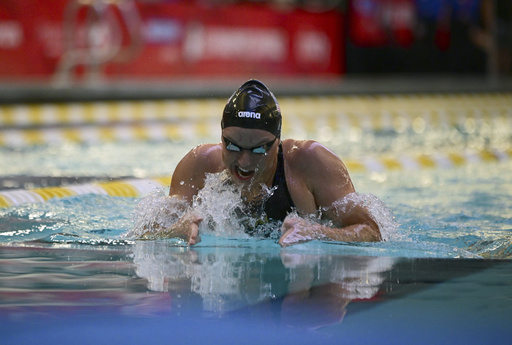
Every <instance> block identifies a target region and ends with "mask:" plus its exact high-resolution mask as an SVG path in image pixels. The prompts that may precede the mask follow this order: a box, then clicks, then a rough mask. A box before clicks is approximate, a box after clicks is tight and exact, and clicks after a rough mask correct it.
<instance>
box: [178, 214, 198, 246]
mask: <svg viewBox="0 0 512 345" xmlns="http://www.w3.org/2000/svg"><path fill="white" fill-rule="evenodd" d="M184 218H186V219H184ZM182 220H183V221H184V228H185V231H187V229H188V232H186V233H187V236H186V237H187V242H188V244H189V245H191V246H193V245H194V244H197V243H199V242H201V236H199V223H201V222H202V221H203V218H202V217H200V216H198V215H195V214H190V215H185V217H183V218H182V219H180V222H181V221H182ZM178 223H179V222H178ZM184 239H185V238H184Z"/></svg>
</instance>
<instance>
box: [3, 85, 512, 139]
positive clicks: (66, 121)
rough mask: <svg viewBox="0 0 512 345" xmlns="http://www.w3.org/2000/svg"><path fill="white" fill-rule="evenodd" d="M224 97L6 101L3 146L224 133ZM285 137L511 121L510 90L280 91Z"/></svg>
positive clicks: (508, 125) (493, 125)
mask: <svg viewBox="0 0 512 345" xmlns="http://www.w3.org/2000/svg"><path fill="white" fill-rule="evenodd" d="M224 105H225V100H224V99H185V100H155V101H104V102H89V103H60V104H30V105H23V104H19V105H0V146H6V147H24V146H34V145H46V144H50V145H51V144H61V143H64V142H78V143H98V142H111V141H134V140H137V141H144V140H181V139H188V138H194V137H196V138H205V137H207V138H210V137H211V136H212V135H213V136H214V137H215V138H218V137H219V135H218V134H217V133H218V132H219V131H220V116H221V113H222V109H223V108H224ZM280 105H281V109H282V112H283V114H284V115H283V116H285V121H284V123H283V133H284V134H285V135H284V136H288V134H292V135H291V136H295V134H296V133H295V132H297V130H298V131H299V132H300V133H302V132H304V131H305V132H307V133H308V135H309V134H311V133H319V132H322V131H323V130H324V129H326V128H328V129H330V130H331V131H332V132H333V133H339V134H340V135H342V134H343V133H344V131H345V130H346V129H349V128H359V129H363V130H392V131H395V132H396V133H404V132H406V131H408V130H412V131H414V132H416V133H418V134H422V133H424V132H425V131H427V130H428V129H434V130H435V129H437V128H444V129H445V128H449V127H457V128H460V129H461V130H463V131H466V132H468V133H472V132H474V131H475V130H476V129H478V128H482V127H491V128H500V129H507V128H511V127H512V93H506V92H504V93H475V94H462V93H459V94H458V93H454V94H411V95H359V96H348V95H341V96H310V97H306V96H303V97H281V98H280Z"/></svg>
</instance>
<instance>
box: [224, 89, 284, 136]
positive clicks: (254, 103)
mask: <svg viewBox="0 0 512 345" xmlns="http://www.w3.org/2000/svg"><path fill="white" fill-rule="evenodd" d="M221 127H222V129H224V128H227V127H242V128H251V129H263V130H265V131H267V132H270V133H272V134H274V135H275V136H276V137H277V138H279V137H280V136H281V108H279V103H277V100H276V98H275V97H274V95H273V94H272V92H270V90H269V89H268V88H267V87H266V86H265V85H264V84H263V83H262V82H260V81H258V80H255V79H251V80H249V81H247V82H245V83H244V84H243V85H242V86H240V88H238V90H236V91H235V93H233V95H232V96H231V97H230V98H229V100H228V103H227V104H226V106H225V107H224V113H223V115H222V122H221Z"/></svg>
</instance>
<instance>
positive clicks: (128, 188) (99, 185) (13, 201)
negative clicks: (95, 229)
mask: <svg viewBox="0 0 512 345" xmlns="http://www.w3.org/2000/svg"><path fill="white" fill-rule="evenodd" d="M170 183H171V178H170V177H159V178H154V179H137V178H132V179H123V180H118V181H105V182H96V183H86V184H76V185H67V186H60V187H42V188H34V189H14V190H4V191H0V207H12V206H17V205H22V204H27V203H40V202H45V201H48V200H50V199H53V198H65V197H71V196H75V195H84V194H101V195H110V196H116V197H142V196H145V195H147V194H149V193H150V192H151V191H153V190H155V189H156V188H162V187H166V186H169V184H170Z"/></svg>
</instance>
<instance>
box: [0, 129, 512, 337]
mask: <svg viewBox="0 0 512 345" xmlns="http://www.w3.org/2000/svg"><path fill="white" fill-rule="evenodd" d="M500 121H501V120H500ZM420 122H421V121H420ZM508 122H510V121H508ZM508 122H507V121H505V122H503V121H502V122H498V123H497V124H495V125H487V126H480V128H478V126H476V127H475V126H473V125H474V124H473V125H472V124H471V123H467V122H466V123H465V127H464V126H463V127H461V128H457V127H456V126H454V127H452V126H449V127H446V128H434V129H431V130H430V131H429V130H427V131H425V130H423V129H424V126H423V127H422V125H421V123H420V125H418V124H416V125H415V126H417V127H418V126H419V127H418V128H416V127H415V128H416V129H414V128H413V129H411V130H408V129H407V128H405V129H404V128H402V127H400V128H401V129H400V130H394V131H390V130H360V129H357V128H349V129H348V130H347V131H345V132H343V133H341V134H343V135H341V134H340V133H334V134H333V132H332V131H331V132H330V131H329V130H327V129H326V128H325V127H321V130H318V131H313V132H308V133H301V132H300V129H293V128H292V129H290V131H289V133H288V134H289V135H290V136H291V137H294V136H296V135H298V136H300V135H304V136H308V137H309V136H312V137H313V138H314V139H317V140H319V141H322V142H324V143H325V144H326V145H327V146H329V147H331V148H332V149H333V150H334V151H335V152H336V153H338V154H339V155H340V157H342V159H343V160H344V161H346V162H349V163H350V164H349V163H347V167H348V168H349V170H350V172H351V176H352V179H353V182H354V185H355V187H356V189H357V191H358V193H360V194H361V195H366V196H370V195H372V196H375V197H376V198H378V199H379V200H380V201H381V202H382V203H383V205H384V206H379V207H378V208H377V211H378V212H377V213H376V214H377V216H378V217H382V220H383V221H385V224H387V226H388V227H389V230H390V233H389V236H388V240H387V241H384V242H379V243H338V242H321V241H313V242H309V243H305V244H300V245H296V246H292V247H287V248H281V247H280V246H279V245H278V244H277V243H276V240H274V239H261V238H250V237H248V236H242V234H240V236H237V234H236V233H235V234H233V233H232V232H227V231H223V229H216V230H218V231H216V232H213V231H212V232H208V233H205V234H204V235H203V236H202V242H200V243H199V244H198V245H196V246H193V247H188V246H186V245H185V244H184V243H182V242H181V241H177V240H152V241H141V240H137V239H135V238H131V237H126V236H125V235H126V233H127V232H129V231H130V230H131V229H132V228H133V226H134V221H135V220H136V219H134V218H135V217H136V214H135V210H136V209H137V205H140V203H141V202H143V201H144V200H146V201H147V200H148V199H147V198H150V197H152V196H151V195H150V196H140V197H119V196H110V195H102V194H83V195H74V196H68V197H63V198H55V199H51V200H49V201H47V202H42V203H24V204H20V205H15V206H12V207H4V208H0V319H1V320H0V334H1V335H2V338H1V339H2V344H50V343H52V344H53V343H75V344H91V343H94V342H101V343H113V344H127V343H128V344H132V343H133V344H141V343H143V344H146V343H147V344H154V343H162V342H166V343H178V344H180V343H183V344H199V343H201V344H204V343H228V344H230V343H237V344H238V343H247V344H261V343H270V344H282V343H298V344H311V343H314V344H343V343H348V344H353V343H365V344H387V343H389V344H410V343H415V344H432V343H450V344H483V343H497V344H499V343H507V341H508V340H507V339H510V337H511V336H512V330H511V329H510V326H509V325H510V322H511V321H512V317H511V316H510V312H511V311H512V261H511V260H510V259H511V258H512V209H511V207H510V195H512V177H511V175H510V173H509V172H510V171H511V168H512V166H511V164H512V162H511V161H510V160H509V159H507V157H506V155H505V157H504V158H503V159H499V160H498V159H494V160H478V159H475V160H474V161H472V160H470V159H467V162H466V164H451V165H450V166H449V167H446V166H445V165H443V164H441V163H440V164H438V165H439V166H429V167H426V166H421V165H407V164H404V167H405V166H407V167H410V168H401V169H393V168H392V167H393V165H388V166H387V167H388V168H387V169H386V168H385V166H383V165H382V164H381V165H379V164H377V165H376V164H374V163H375V162H376V161H377V160H376V159H374V157H381V156H382V155H391V156H393V157H395V158H396V157H398V156H400V157H401V158H400V159H402V158H404V157H411V156H416V155H417V154H418V153H423V152H437V153H439V152H441V153H444V152H448V151H450V150H456V151H459V152H462V151H464V150H470V151H471V150H472V152H473V151H476V152H482V150H484V149H497V150H499V151H500V152H502V153H503V152H508V151H507V150H509V149H508V147H509V146H507V145H508V143H509V142H510V137H509V135H510V134H509V133H510V131H508V132H507V128H509V123H508ZM503 123H505V124H506V126H505V125H503ZM412 126H413V127H414V124H413V125H412ZM292 127H293V126H292ZM427 127H428V126H427ZM294 130H296V131H297V132H294ZM507 133H508V134H507ZM218 135H219V133H215V132H213V133H210V136H207V137H202V138H190V139H188V140H185V139H182V140H178V141H168V140H157V141H144V142H132V141H129V142H106V143H64V144H59V145H52V144H48V145H41V146H28V147H1V148H0V157H1V160H2V162H16V163H15V164H3V165H2V168H1V169H2V170H1V176H2V177H1V182H2V187H3V188H4V189H6V188H13V189H16V188H31V187H40V186H51V185H59V183H64V184H69V185H72V184H74V183H79V182H82V181H85V180H101V179H112V178H114V179H117V178H122V177H125V176H129V177H138V178H148V177H152V176H168V175H170V174H171V173H172V171H173V168H174V166H175V165H176V164H177V162H178V161H179V159H180V158H181V157H182V156H183V155H184V154H185V153H186V152H187V151H188V150H189V149H190V148H191V147H192V146H194V145H196V144H197V143H199V142H202V141H212V140H215V141H217V140H218ZM467 157H470V156H467ZM400 159H394V160H393V161H394V162H398V161H405V159H402V160H400ZM370 160H371V161H372V162H373V163H371V164H366V163H367V162H368V161H370ZM379 161H380V162H382V160H379ZM388 162H389V160H388ZM365 164H366V165H365ZM427 165H428V164H427ZM362 166H364V167H365V168H364V169H361V167H362ZM157 192H158V193H159V194H158V195H160V194H165V193H166V188H165V187H161V190H158V191H157Z"/></svg>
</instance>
